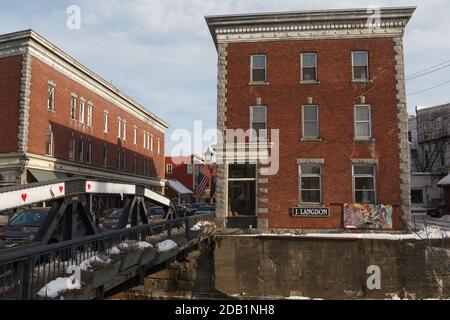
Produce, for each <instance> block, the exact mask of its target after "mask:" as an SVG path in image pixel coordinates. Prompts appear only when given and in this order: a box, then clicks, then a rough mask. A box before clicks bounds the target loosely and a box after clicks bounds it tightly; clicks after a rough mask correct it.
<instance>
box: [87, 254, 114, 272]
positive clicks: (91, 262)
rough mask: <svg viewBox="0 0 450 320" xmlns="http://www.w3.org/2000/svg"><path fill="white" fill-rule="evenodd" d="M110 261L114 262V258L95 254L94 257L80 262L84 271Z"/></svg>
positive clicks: (104, 264)
mask: <svg viewBox="0 0 450 320" xmlns="http://www.w3.org/2000/svg"><path fill="white" fill-rule="evenodd" d="M110 263H112V260H111V259H109V258H108V257H104V256H94V257H92V258H89V259H87V260H85V261H83V262H82V263H81V264H80V269H81V270H84V271H90V270H92V269H94V268H95V267H96V266H106V265H108V264H110Z"/></svg>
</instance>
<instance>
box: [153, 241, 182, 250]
mask: <svg viewBox="0 0 450 320" xmlns="http://www.w3.org/2000/svg"><path fill="white" fill-rule="evenodd" d="M176 247H178V245H177V244H176V242H174V241H173V240H165V241H162V242H158V243H157V244H156V248H157V249H158V251H159V252H164V251H169V250H172V249H175V248H176Z"/></svg>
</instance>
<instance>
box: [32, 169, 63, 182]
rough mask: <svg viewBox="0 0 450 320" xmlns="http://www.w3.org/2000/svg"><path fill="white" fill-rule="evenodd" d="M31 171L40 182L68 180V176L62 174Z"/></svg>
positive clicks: (37, 170)
mask: <svg viewBox="0 0 450 320" xmlns="http://www.w3.org/2000/svg"><path fill="white" fill-rule="evenodd" d="M29 171H30V173H31V174H32V175H33V177H35V178H36V180H37V181H38V182H45V181H53V180H61V179H65V178H67V176H66V175H65V174H64V173H62V172H56V171H46V170H39V169H29Z"/></svg>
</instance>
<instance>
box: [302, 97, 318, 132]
mask: <svg viewBox="0 0 450 320" xmlns="http://www.w3.org/2000/svg"><path fill="white" fill-rule="evenodd" d="M302 119H303V124H302V127H303V138H305V139H318V138H319V137H320V124H319V106H316V105H305V106H303V108H302Z"/></svg>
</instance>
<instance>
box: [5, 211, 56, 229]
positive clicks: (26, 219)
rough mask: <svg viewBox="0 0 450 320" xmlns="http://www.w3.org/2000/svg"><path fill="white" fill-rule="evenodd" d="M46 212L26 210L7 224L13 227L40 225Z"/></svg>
mask: <svg viewBox="0 0 450 320" xmlns="http://www.w3.org/2000/svg"><path fill="white" fill-rule="evenodd" d="M47 214H48V212H46V211H33V210H27V211H24V212H22V213H20V214H19V215H17V216H16V217H15V218H13V219H12V220H11V221H10V222H9V224H8V225H9V226H13V227H40V226H41V225H42V222H43V221H44V219H45V217H46V216H47Z"/></svg>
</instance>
